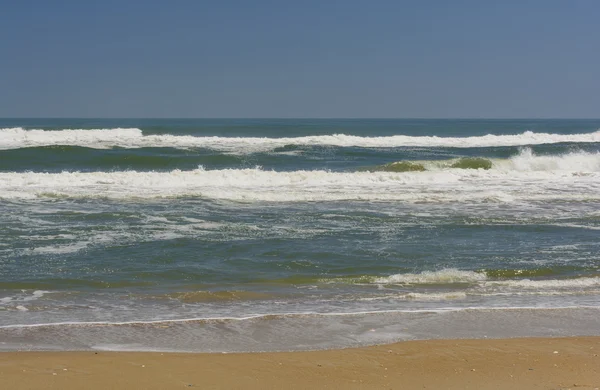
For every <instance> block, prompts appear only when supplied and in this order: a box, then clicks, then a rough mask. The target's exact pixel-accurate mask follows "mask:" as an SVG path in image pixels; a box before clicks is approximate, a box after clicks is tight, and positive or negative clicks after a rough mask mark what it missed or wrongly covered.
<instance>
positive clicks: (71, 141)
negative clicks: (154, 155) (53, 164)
mask: <svg viewBox="0 0 600 390" xmlns="http://www.w3.org/2000/svg"><path fill="white" fill-rule="evenodd" d="M593 142H600V130H598V131H595V132H593V133H583V134H551V133H534V132H531V131H526V132H524V133H522V134H515V135H493V134H488V135H483V136H472V137H439V136H407V135H394V136H380V137H362V136H354V135H346V134H332V135H320V136H305V137H287V138H286V137H282V138H262V137H216V136H212V137H202V136H190V135H171V134H160V135H144V134H143V133H142V130H140V129H136V128H133V129H131V128H130V129H127V128H115V129H89V130H85V129H65V130H36V129H34V130H26V129H23V128H20V127H18V128H7V129H0V149H18V148H24V147H37V146H51V145H69V146H83V147H89V148H97V149H103V148H112V147H121V148H142V147H172V148H181V149H190V148H206V149H214V150H219V151H223V152H231V153H240V154H245V153H256V152H267V151H272V150H274V149H277V148H283V147H286V146H290V145H296V146H311V145H313V146H315V145H316V146H319V145H320V146H338V147H363V148H390V147H405V146H407V147H411V146H412V147H449V148H469V147H495V146H526V145H540V144H552V143H593Z"/></svg>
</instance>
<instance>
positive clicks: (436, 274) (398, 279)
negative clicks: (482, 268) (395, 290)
mask: <svg viewBox="0 0 600 390" xmlns="http://www.w3.org/2000/svg"><path fill="white" fill-rule="evenodd" d="M486 279H487V277H486V275H485V274H483V273H480V272H475V271H461V270H458V269H455V268H447V269H443V270H439V271H423V272H421V273H417V274H396V275H390V276H386V277H382V278H377V279H375V281H374V282H375V283H378V284H450V283H477V282H481V281H484V280H486Z"/></svg>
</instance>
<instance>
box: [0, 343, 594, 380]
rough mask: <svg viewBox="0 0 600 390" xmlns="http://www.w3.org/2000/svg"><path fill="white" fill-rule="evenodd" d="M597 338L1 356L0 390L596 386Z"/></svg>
mask: <svg viewBox="0 0 600 390" xmlns="http://www.w3.org/2000/svg"><path fill="white" fill-rule="evenodd" d="M599 355H600V337H572V338H526V339H497V340H487V339H486V340H424V341H407V342H401V343H396V344H392V345H381V346H374V347H365V348H351V349H343V350H327V351H314V352H281V353H232V354H221V353H219V354H181V353H138V352H101V351H99V352H9V353H2V354H0V388H2V389H82V388H86V389H181V388H201V389H207V388H208V389H210V388H214V389H219V388H223V389H280V388H288V389H290V388H292V389H305V388H319V389H320V388H324V389H351V388H361V389H362V388H367V389H369V388H373V389H423V388H427V389H597V388H600V357H599Z"/></svg>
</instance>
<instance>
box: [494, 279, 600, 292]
mask: <svg viewBox="0 0 600 390" xmlns="http://www.w3.org/2000/svg"><path fill="white" fill-rule="evenodd" d="M486 284H487V285H488V286H505V287H513V288H520V289H527V290H530V289H532V290H542V289H543V290H546V289H549V290H551V289H573V288H575V289H584V288H590V287H598V286H600V278H598V277H592V278H574V279H547V280H531V279H519V280H496V281H489V282H487V283H486Z"/></svg>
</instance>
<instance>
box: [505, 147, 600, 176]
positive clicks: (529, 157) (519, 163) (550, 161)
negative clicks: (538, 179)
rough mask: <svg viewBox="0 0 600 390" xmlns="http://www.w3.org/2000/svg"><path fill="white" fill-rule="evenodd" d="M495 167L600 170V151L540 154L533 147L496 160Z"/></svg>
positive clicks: (542, 169)
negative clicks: (507, 157)
mask: <svg viewBox="0 0 600 390" xmlns="http://www.w3.org/2000/svg"><path fill="white" fill-rule="evenodd" d="M494 168H495V169H503V170H515V171H568V172H600V153H588V152H583V151H578V152H571V153H566V154H562V155H558V156H557V155H545V156H539V155H536V154H534V153H533V151H532V150H531V148H524V149H522V150H521V152H520V153H519V154H518V155H516V156H514V157H511V158H510V159H508V160H505V161H498V160H496V161H494Z"/></svg>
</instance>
